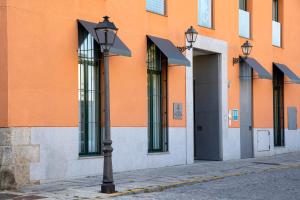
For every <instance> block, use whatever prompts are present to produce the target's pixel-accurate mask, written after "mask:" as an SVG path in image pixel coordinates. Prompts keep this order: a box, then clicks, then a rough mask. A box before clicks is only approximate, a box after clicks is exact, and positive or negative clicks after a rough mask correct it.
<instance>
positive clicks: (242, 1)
mask: <svg viewBox="0 0 300 200" xmlns="http://www.w3.org/2000/svg"><path fill="white" fill-rule="evenodd" d="M247 3H248V2H247V0H239V8H240V10H244V11H247V10H248V6H247Z"/></svg>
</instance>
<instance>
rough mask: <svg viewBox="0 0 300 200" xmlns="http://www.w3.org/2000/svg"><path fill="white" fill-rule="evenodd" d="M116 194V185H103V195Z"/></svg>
mask: <svg viewBox="0 0 300 200" xmlns="http://www.w3.org/2000/svg"><path fill="white" fill-rule="evenodd" d="M114 192H116V190H115V184H114V183H102V185H101V193H106V194H111V193H114Z"/></svg>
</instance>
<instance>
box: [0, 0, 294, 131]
mask: <svg viewBox="0 0 300 200" xmlns="http://www.w3.org/2000/svg"><path fill="white" fill-rule="evenodd" d="M0 2H1V1H0ZM214 2H215V3H214V29H206V28H202V27H200V26H198V25H197V0H189V1H186V0H176V1H168V8H167V10H168V16H167V17H165V16H160V15H157V14H153V13H149V12H147V11H146V9H145V8H146V1H144V0H126V1H125V0H124V1H120V0H63V1H61V0H42V1H41V0H22V1H20V0H7V5H6V7H7V16H8V18H7V27H8V40H7V41H8V43H7V45H8V48H7V49H8V63H9V65H8V67H9V70H8V91H9V92H8V99H9V102H8V121H7V122H5V121H2V119H5V113H4V114H3V113H2V112H1V113H0V119H1V123H4V124H5V123H6V125H7V126H77V124H78V102H77V52H76V50H77V23H76V19H84V20H89V21H93V22H97V21H99V20H100V19H101V18H102V16H104V15H109V16H110V17H111V20H112V21H114V22H115V24H116V25H117V26H118V27H119V32H118V35H119V37H120V38H121V39H122V40H123V41H124V42H125V43H126V44H127V46H128V47H129V48H130V49H131V50H132V57H131V58H125V57H112V58H111V60H110V61H111V62H110V67H111V70H110V72H111V74H110V75H111V76H110V80H111V118H112V126H122V127H124V126H127V127H134V126H147V71H146V35H147V34H150V35H155V36H159V37H163V38H167V39H169V40H171V41H172V42H173V43H174V44H175V45H184V43H185V38H184V32H185V30H186V29H187V28H188V27H189V26H190V25H193V26H194V27H196V28H197V31H198V32H199V34H201V35H206V36H209V37H213V38H217V39H221V40H225V41H227V42H228V49H229V52H228V58H229V60H228V80H229V81H230V82H231V87H230V88H229V89H228V94H229V109H232V108H239V79H238V76H239V72H238V66H237V65H235V66H233V65H232V57H237V56H238V55H239V54H240V53H241V50H240V45H241V44H242V43H243V42H244V41H245V39H243V38H240V37H239V36H238V1H237V0H215V1H214ZM250 4H251V5H250V8H251V19H252V23H251V24H252V27H251V32H252V36H251V43H252V44H253V45H254V48H253V52H252V55H251V56H252V57H254V58H256V59H257V60H258V61H259V62H260V63H261V64H263V65H264V67H265V68H266V69H267V70H268V71H269V72H270V73H271V72H272V62H273V61H276V62H280V63H284V64H286V65H288V66H289V67H290V68H291V69H292V70H293V71H295V72H296V73H297V74H298V75H300V56H299V55H300V50H299V45H300V38H299V37H298V36H299V34H300V26H299V25H298V24H299V22H298V19H300V13H299V12H298V11H299V10H300V2H299V0H284V1H283V6H282V9H283V13H284V14H283V16H282V24H283V48H277V47H273V46H272V23H271V22H272V21H271V20H272V0H264V1H261V0H252V1H250ZM2 21H3V20H2ZM2 21H1V20H0V25H1V23H3V22H2ZM0 40H1V35H0ZM1 63H2V62H1ZM1 76H2V75H0V77H1ZM4 80H5V77H4ZM0 89H1V88H0ZM253 90H254V97H253V98H254V102H253V104H254V111H253V112H254V126H255V127H270V128H271V127H273V111H272V110H273V106H272V102H273V100H272V81H268V80H258V79H255V80H254V88H253ZM0 97H1V98H0V99H2V97H3V95H2V94H1V96H0ZM299 99H300V86H297V85H292V84H289V85H286V88H285V106H286V107H287V106H292V105H293V106H297V108H298V110H299V111H300V101H299ZM0 101H1V100H0ZM173 102H182V103H183V104H184V107H185V68H184V67H170V69H169V105H170V109H169V114H170V116H172V103H173ZM2 107H3V106H2ZM0 109H1V107H0ZM184 111H185V110H184ZM185 124H186V121H185V116H184V119H183V120H181V121H173V120H172V117H170V125H171V126H181V127H182V126H185ZM298 124H300V117H299V116H298ZM238 126H239V124H238V123H233V124H232V127H238Z"/></svg>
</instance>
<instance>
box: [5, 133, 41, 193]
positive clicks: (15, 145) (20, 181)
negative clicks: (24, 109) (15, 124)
mask: <svg viewBox="0 0 300 200" xmlns="http://www.w3.org/2000/svg"><path fill="white" fill-rule="evenodd" d="M39 159H40V146H39V145H32V144H31V129H30V128H0V189H2V190H3V189H13V188H16V187H18V186H23V185H28V184H31V182H30V164H31V163H35V162H39Z"/></svg>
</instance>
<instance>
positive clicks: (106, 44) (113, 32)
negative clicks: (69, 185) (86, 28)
mask: <svg viewBox="0 0 300 200" xmlns="http://www.w3.org/2000/svg"><path fill="white" fill-rule="evenodd" d="M118 30H119V29H118V28H117V27H116V26H115V24H114V23H113V22H110V21H109V17H108V16H104V17H103V21H102V22H99V23H98V24H97V25H96V27H95V32H96V36H97V39H98V41H99V44H100V47H101V50H102V51H103V52H104V51H105V50H107V51H109V50H110V48H111V47H112V46H113V44H114V42H115V39H116V36H117V32H118Z"/></svg>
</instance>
